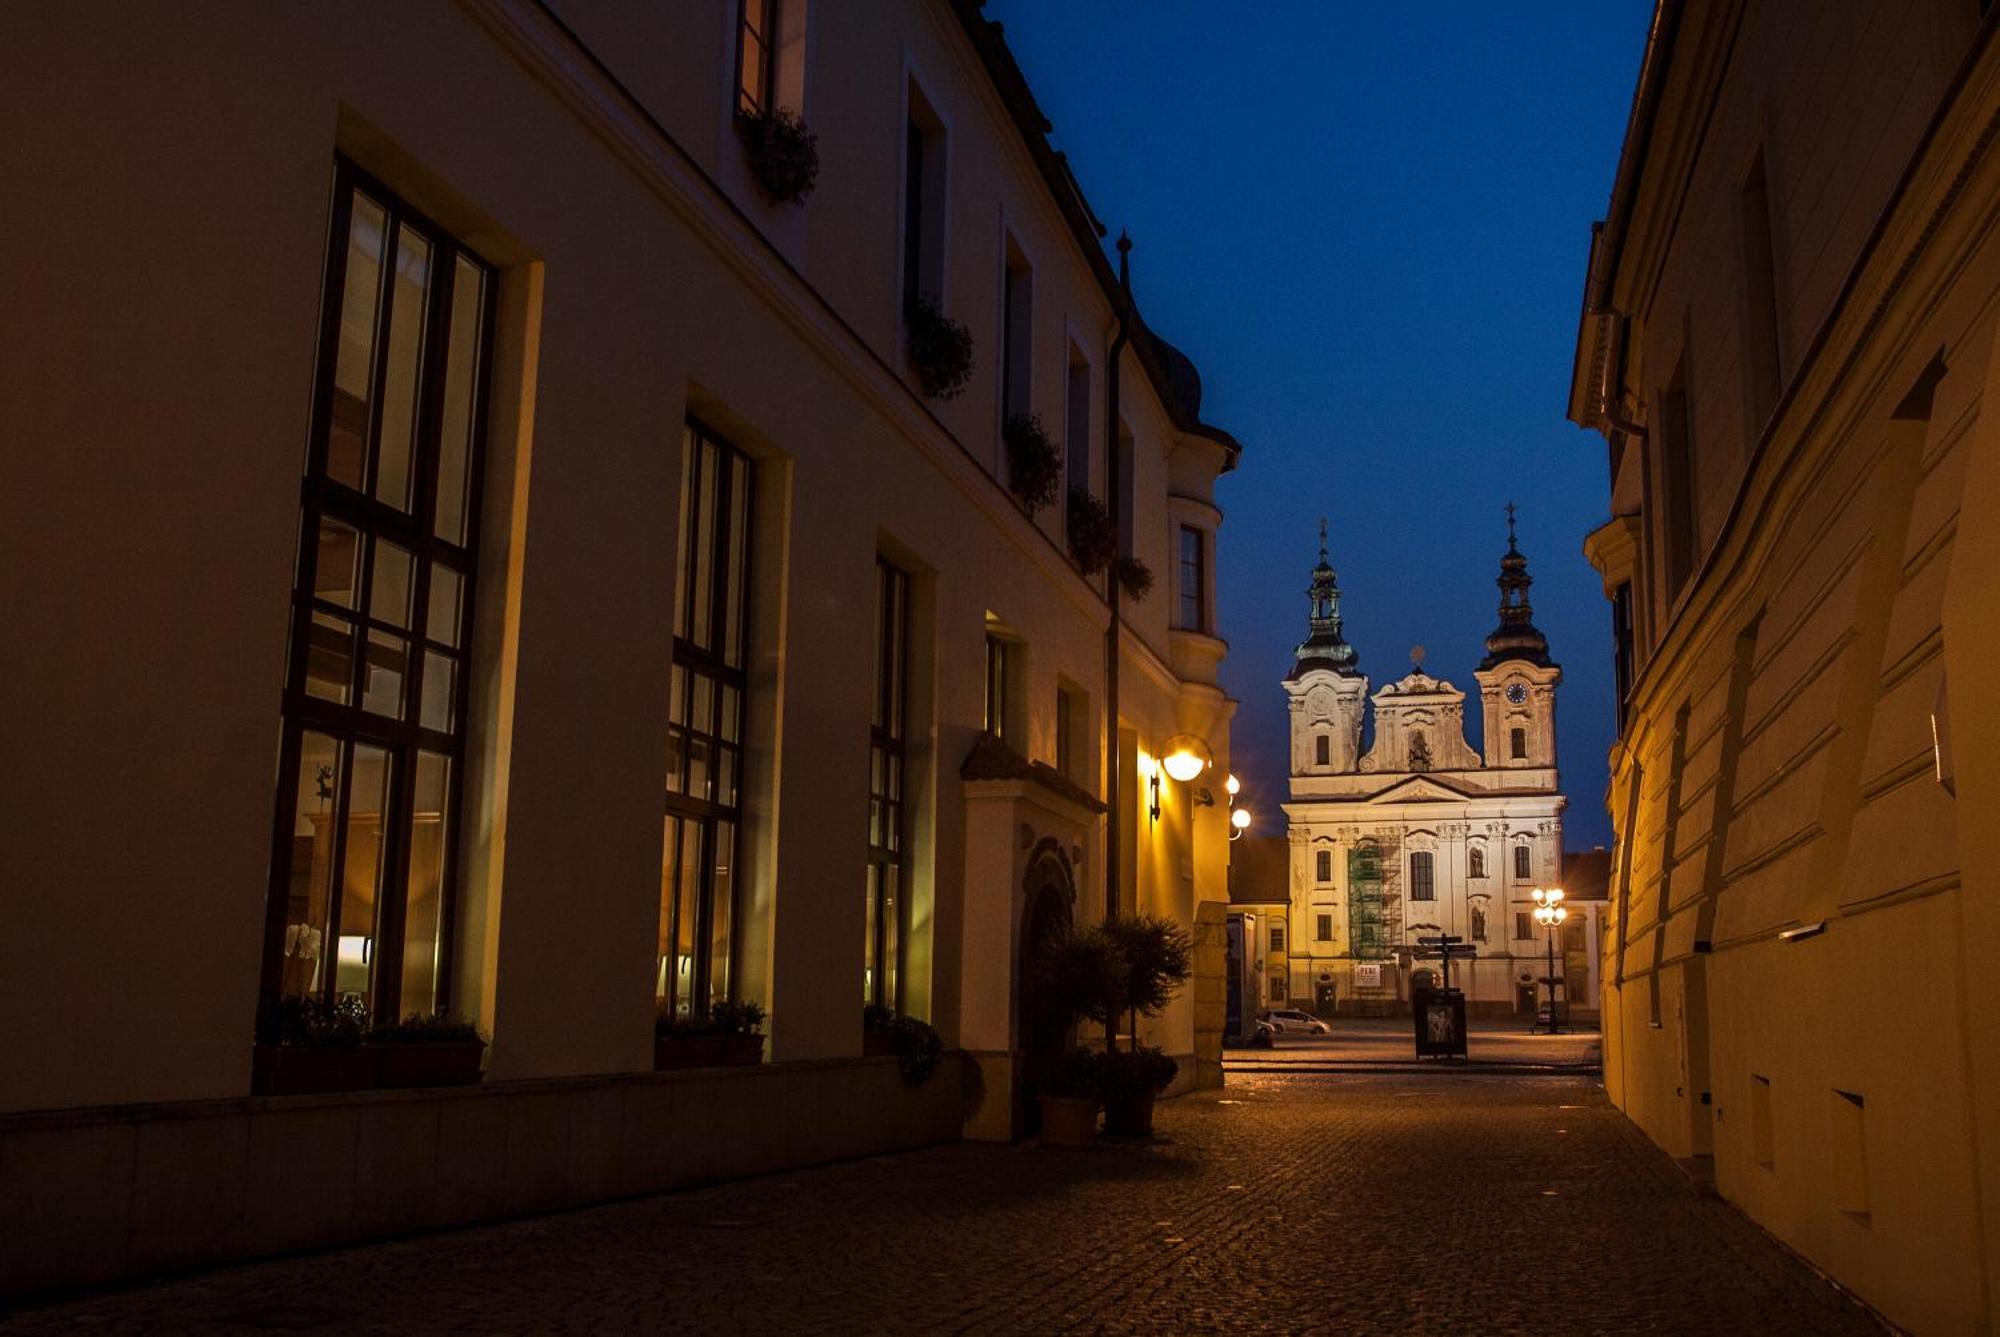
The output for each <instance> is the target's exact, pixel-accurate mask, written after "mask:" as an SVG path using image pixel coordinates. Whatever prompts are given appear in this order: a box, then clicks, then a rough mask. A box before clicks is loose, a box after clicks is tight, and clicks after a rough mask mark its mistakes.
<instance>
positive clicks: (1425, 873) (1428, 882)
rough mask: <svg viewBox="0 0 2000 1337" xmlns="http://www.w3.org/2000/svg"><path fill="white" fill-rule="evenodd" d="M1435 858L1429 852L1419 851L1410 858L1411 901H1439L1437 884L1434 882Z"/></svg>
mask: <svg viewBox="0 0 2000 1337" xmlns="http://www.w3.org/2000/svg"><path fill="white" fill-rule="evenodd" d="M1432 863H1433V858H1432V855H1431V852H1430V851H1429V850H1418V851H1417V852H1416V853H1414V854H1412V855H1411V856H1410V899H1411V900H1413V901H1434V900H1436V899H1437V884H1436V882H1435V881H1434V880H1433V876H1432V874H1433V870H1432Z"/></svg>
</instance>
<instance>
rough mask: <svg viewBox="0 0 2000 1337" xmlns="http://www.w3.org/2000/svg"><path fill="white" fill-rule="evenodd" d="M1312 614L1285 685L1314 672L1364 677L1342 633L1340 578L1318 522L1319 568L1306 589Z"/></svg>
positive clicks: (1357, 656)
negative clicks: (1328, 555)
mask: <svg viewBox="0 0 2000 1337" xmlns="http://www.w3.org/2000/svg"><path fill="white" fill-rule="evenodd" d="M1306 597H1307V598H1308V599H1310V600H1312V613H1311V615H1310V616H1309V617H1308V618H1307V620H1306V638H1305V639H1304V640H1303V641H1300V642H1299V644H1298V648H1297V649H1296V650H1294V651H1293V652H1292V655H1293V659H1294V661H1295V662H1294V663H1293V665H1292V671H1291V672H1290V673H1288V674H1286V675H1285V681H1287V682H1296V681H1298V680H1299V679H1300V678H1301V677H1303V676H1305V675H1306V674H1308V673H1310V672H1312V671H1313V670H1315V669H1324V670H1326V671H1328V672H1330V673H1338V674H1339V675H1341V676H1342V677H1344V678H1358V677H1360V676H1361V669H1360V668H1359V662H1360V659H1361V656H1360V655H1359V654H1358V653H1356V651H1355V649H1354V647H1353V646H1351V645H1349V644H1348V643H1347V639H1346V637H1344V636H1342V635H1341V631H1340V578H1339V576H1337V575H1336V574H1335V573H1334V569H1333V564H1332V563H1331V562H1329V561H1327V560H1326V521H1324V520H1322V521H1320V522H1319V565H1317V566H1315V567H1314V568H1313V571H1312V584H1311V585H1310V586H1308V587H1307V589H1306Z"/></svg>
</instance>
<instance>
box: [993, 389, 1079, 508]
mask: <svg viewBox="0 0 2000 1337" xmlns="http://www.w3.org/2000/svg"><path fill="white" fill-rule="evenodd" d="M1000 439H1001V440H1002V441H1004V442H1005V443H1006V445H1007V486H1008V487H1009V488H1010V489H1011V490H1012V491H1013V493H1014V495H1015V497H1017V498H1019V500H1020V502H1021V507H1022V509H1023V510H1025V511H1027V513H1028V514H1029V515H1033V514H1034V513H1035V512H1036V511H1039V510H1041V509H1042V507H1044V506H1046V505H1048V504H1049V503H1050V502H1052V501H1054V500H1055V499H1056V494H1057V493H1058V492H1060V491H1061V490H1062V474H1063V461H1062V452H1060V451H1058V450H1057V449H1056V443H1055V442H1054V441H1051V440H1050V439H1049V434H1048V432H1047V430H1046V429H1044V428H1043V426H1042V420H1041V419H1040V418H1038V417H1037V416H1035V415H1034V414H1032V413H1015V414H1012V415H1010V416H1009V417H1008V419H1007V421H1006V422H1005V423H1004V424H1003V425H1002V426H1001V428H1000Z"/></svg>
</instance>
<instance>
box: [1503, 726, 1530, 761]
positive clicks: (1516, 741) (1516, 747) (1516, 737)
mask: <svg viewBox="0 0 2000 1337" xmlns="http://www.w3.org/2000/svg"><path fill="white" fill-rule="evenodd" d="M1507 753H1508V755H1509V756H1511V757H1513V758H1514V760H1516V761H1524V760H1526V759H1527V756H1528V731H1527V730H1526V729H1509V730H1508V731H1507Z"/></svg>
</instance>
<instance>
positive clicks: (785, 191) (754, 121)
mask: <svg viewBox="0 0 2000 1337" xmlns="http://www.w3.org/2000/svg"><path fill="white" fill-rule="evenodd" d="M736 130H737V133H739V134H741V135H742V136H743V147H744V149H745V151H746V152H748V153H749V155H750V174H751V175H752V176H753V177H755V178H756V179H757V188H758V189H759V190H761V191H763V192H764V196H765V198H766V199H768V200H770V201H771V203H773V204H799V203H802V202H804V200H805V197H806V196H808V195H810V194H812V188H813V183H814V182H815V181H817V180H818V179H819V137H818V136H817V135H815V134H813V132H812V131H810V130H808V129H806V123H805V122H804V121H803V120H801V119H800V117H799V114H798V113H797V112H795V111H791V110H788V109H787V108H784V107H780V108H778V109H777V110H776V111H772V112H760V113H758V114H756V115H747V114H742V113H739V114H738V115H737V117H736Z"/></svg>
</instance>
